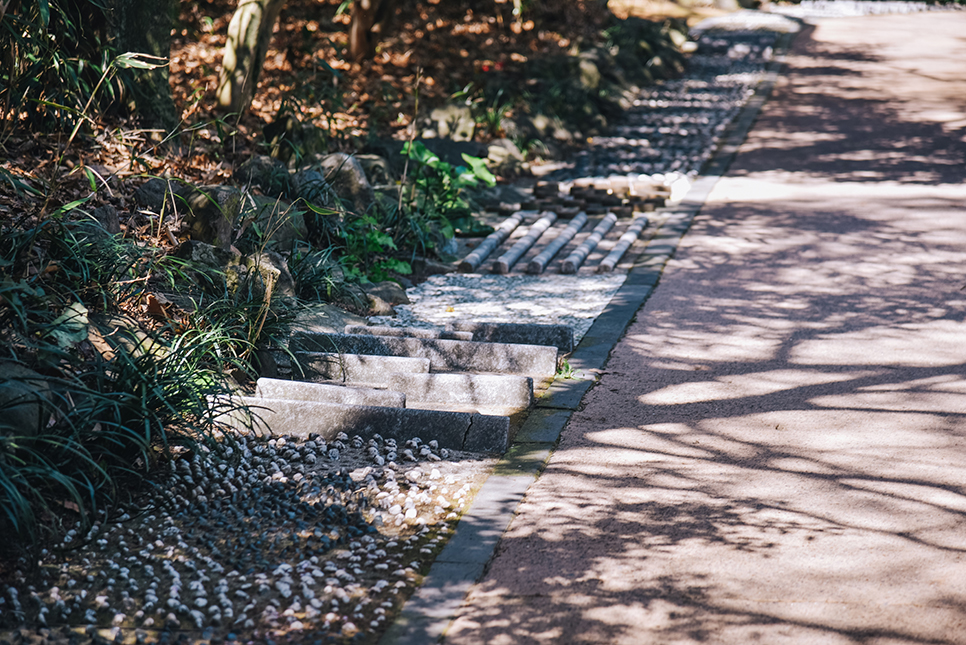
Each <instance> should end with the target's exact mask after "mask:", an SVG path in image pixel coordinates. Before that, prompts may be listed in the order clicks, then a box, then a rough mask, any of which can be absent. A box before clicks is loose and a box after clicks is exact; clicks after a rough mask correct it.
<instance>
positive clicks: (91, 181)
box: [84, 166, 97, 192]
mask: <svg viewBox="0 0 966 645" xmlns="http://www.w3.org/2000/svg"><path fill="white" fill-rule="evenodd" d="M84 174H85V175H87V185H88V186H90V187H91V192H94V191H96V190H97V175H95V174H94V171H93V170H91V169H90V168H87V167H86V166H85V167H84Z"/></svg>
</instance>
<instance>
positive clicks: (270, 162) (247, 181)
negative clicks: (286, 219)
mask: <svg viewBox="0 0 966 645" xmlns="http://www.w3.org/2000/svg"><path fill="white" fill-rule="evenodd" d="M232 177H233V178H234V180H235V181H237V182H238V183H240V184H242V185H243V186H255V187H256V188H258V189H259V190H261V191H262V193H264V194H265V195H269V196H271V197H281V196H283V195H288V194H289V190H290V189H291V185H290V177H289V173H288V168H287V167H286V166H285V164H284V163H282V161H280V160H279V159H276V158H274V157H269V156H266V155H255V156H253V157H252V158H251V159H248V160H247V161H244V162H242V163H241V164H240V165H239V166H238V167H237V168H236V169H235V172H234V173H233V174H232Z"/></svg>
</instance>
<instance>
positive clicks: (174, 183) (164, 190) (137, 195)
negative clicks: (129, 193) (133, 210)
mask: <svg viewBox="0 0 966 645" xmlns="http://www.w3.org/2000/svg"><path fill="white" fill-rule="evenodd" d="M185 189H186V186H185V184H184V182H181V181H178V180H175V179H164V178H161V177H153V178H151V179H149V180H147V181H146V182H144V183H143V184H141V185H140V186H138V188H137V190H135V191H134V201H135V202H137V205H138V206H140V207H141V208H145V209H148V210H151V211H153V212H155V213H160V212H161V211H162V210H163V209H164V208H165V203H166V202H167V203H168V205H169V208H170V198H171V197H172V196H178V195H181V193H182V192H183V191H184V190H185Z"/></svg>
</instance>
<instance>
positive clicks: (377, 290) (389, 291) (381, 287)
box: [363, 280, 409, 305]
mask: <svg viewBox="0 0 966 645" xmlns="http://www.w3.org/2000/svg"><path fill="white" fill-rule="evenodd" d="M363 289H364V290H365V292H366V295H370V296H376V297H378V298H381V299H382V300H384V301H386V302H388V303H389V304H390V305H408V304H409V296H407V295H406V290H405V289H403V288H402V287H401V286H399V285H398V284H396V283H395V282H393V281H392V280H386V281H384V282H376V283H375V284H370V285H366V286H364V287H363Z"/></svg>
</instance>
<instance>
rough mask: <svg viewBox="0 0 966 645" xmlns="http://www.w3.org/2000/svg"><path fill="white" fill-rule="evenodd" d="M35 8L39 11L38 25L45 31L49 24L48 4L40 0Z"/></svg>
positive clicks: (44, 0) (46, 1)
mask: <svg viewBox="0 0 966 645" xmlns="http://www.w3.org/2000/svg"><path fill="white" fill-rule="evenodd" d="M37 8H38V9H39V10H40V24H41V25H43V27H44V29H46V28H47V25H49V24H50V2H48V0H40V2H38V3H37Z"/></svg>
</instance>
